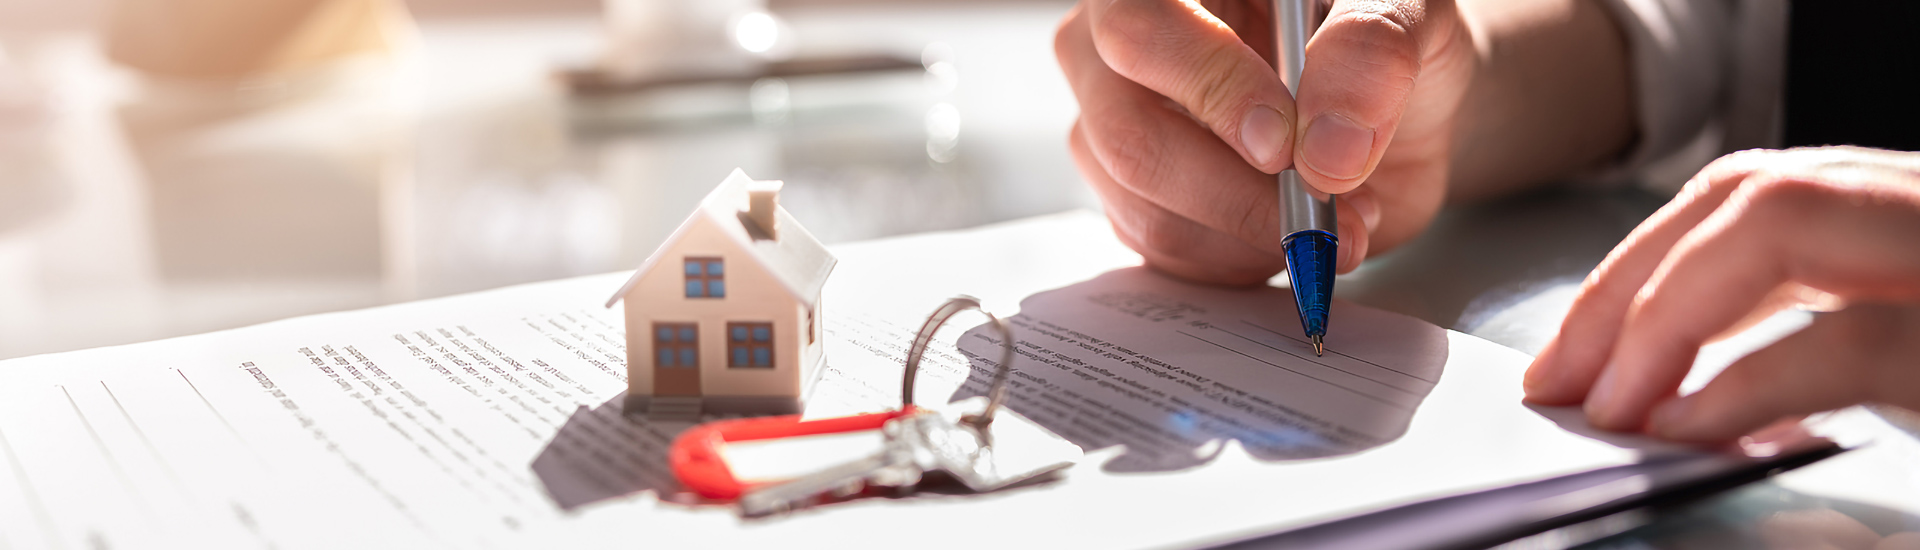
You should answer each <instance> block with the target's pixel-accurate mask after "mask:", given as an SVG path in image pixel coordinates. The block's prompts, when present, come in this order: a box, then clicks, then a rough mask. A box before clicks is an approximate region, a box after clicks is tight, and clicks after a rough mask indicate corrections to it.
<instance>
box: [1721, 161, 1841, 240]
mask: <svg viewBox="0 0 1920 550" xmlns="http://www.w3.org/2000/svg"><path fill="white" fill-rule="evenodd" d="M1835 191H1836V190H1834V189H1832V188H1831V187H1829V186H1827V185H1825V184H1823V183H1821V182H1818V181H1815V180H1809V179H1805V178H1798V177H1792V176H1788V175H1784V174H1780V173H1776V172H1772V171H1767V170H1761V171H1758V172H1755V173H1754V174H1753V175H1752V176H1750V177H1749V178H1748V179H1747V180H1746V181H1745V182H1742V184H1741V186H1740V187H1739V188H1738V189H1735V190H1734V191H1733V194H1732V195H1731V196H1729V197H1728V202H1730V203H1732V204H1734V205H1737V206H1738V207H1739V208H1741V209H1742V210H1743V211H1744V212H1745V213H1746V214H1747V215H1748V216H1751V217H1754V218H1757V219H1760V220H1765V221H1764V222H1763V223H1765V224H1767V225H1768V226H1770V227H1778V226H1779V225H1778V224H1779V223H1780V222H1785V221H1791V220H1802V219H1806V218H1807V217H1809V216H1811V215H1814V213H1815V211H1816V210H1819V209H1821V208H1823V207H1824V206H1826V204H1827V203H1828V202H1829V201H1830V200H1831V199H1832V198H1833V195H1834V193H1835Z"/></svg>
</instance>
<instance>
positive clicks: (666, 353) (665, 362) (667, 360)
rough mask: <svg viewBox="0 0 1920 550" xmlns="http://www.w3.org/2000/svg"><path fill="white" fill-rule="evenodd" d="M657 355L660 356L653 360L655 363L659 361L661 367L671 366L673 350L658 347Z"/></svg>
mask: <svg viewBox="0 0 1920 550" xmlns="http://www.w3.org/2000/svg"><path fill="white" fill-rule="evenodd" d="M659 355H660V357H659V358H658V359H656V360H655V362H656V363H659V365H658V366H662V367H671V366H673V350H670V349H666V348H660V353H659Z"/></svg>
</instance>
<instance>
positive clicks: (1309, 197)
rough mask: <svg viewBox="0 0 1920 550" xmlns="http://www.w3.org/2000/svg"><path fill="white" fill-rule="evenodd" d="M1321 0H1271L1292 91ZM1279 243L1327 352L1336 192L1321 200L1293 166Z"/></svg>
mask: <svg viewBox="0 0 1920 550" xmlns="http://www.w3.org/2000/svg"><path fill="white" fill-rule="evenodd" d="M1319 4H1320V3H1319V2H1318V1H1317V0H1273V23H1274V26H1273V30H1274V33H1273V36H1274V42H1275V44H1276V47H1275V49H1274V51H1275V53H1276V54H1277V55H1276V57H1278V58H1279V59H1277V61H1278V64H1279V66H1280V81H1281V82H1284V83H1286V85H1287V89H1288V90H1289V91H1291V93H1294V94H1296V95H1297V94H1298V93H1299V92H1298V90H1299V89H1300V69H1301V68H1302V67H1304V66H1306V63H1307V38H1309V37H1311V36H1313V30H1314V29H1315V28H1317V27H1319V26H1320V17H1321V16H1322V15H1323V14H1322V13H1321V12H1320V10H1319V9H1318V8H1319ZM1277 179H1278V181H1277V183H1278V185H1279V187H1280V231H1281V235H1282V237H1281V241H1280V247H1281V249H1282V250H1285V251H1286V253H1287V277H1288V278H1289V279H1291V280H1292V282H1293V299H1294V302H1295V304H1296V305H1298V306H1299V307H1300V327H1301V328H1302V329H1305V330H1306V333H1307V339H1309V340H1312V341H1313V354H1314V355H1316V356H1317V355H1322V354H1324V353H1325V351H1326V350H1325V346H1326V344H1325V342H1324V340H1325V338H1326V335H1327V310H1328V309H1329V308H1331V306H1332V305H1333V304H1332V302H1333V270H1334V268H1335V267H1336V266H1335V265H1334V263H1335V262H1337V261H1339V257H1340V255H1339V247H1340V237H1339V234H1338V233H1337V232H1336V229H1337V225H1338V224H1337V223H1336V222H1335V220H1334V204H1333V201H1334V197H1333V195H1330V194H1329V195H1327V196H1326V197H1327V198H1326V199H1325V200H1321V199H1319V198H1317V197H1315V196H1314V195H1313V193H1311V192H1310V190H1309V189H1308V188H1307V182H1306V181H1305V180H1302V179H1300V173H1299V172H1298V171H1295V170H1294V169H1292V168H1288V169H1286V170H1284V171H1281V172H1280V175H1279V176H1278V178H1277Z"/></svg>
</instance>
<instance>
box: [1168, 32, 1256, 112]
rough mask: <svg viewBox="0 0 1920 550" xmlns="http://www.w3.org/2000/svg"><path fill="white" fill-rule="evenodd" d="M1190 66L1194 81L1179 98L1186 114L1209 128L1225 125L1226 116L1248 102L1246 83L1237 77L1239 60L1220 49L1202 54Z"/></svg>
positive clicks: (1230, 53)
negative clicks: (1193, 69) (1193, 72)
mask: <svg viewBox="0 0 1920 550" xmlns="http://www.w3.org/2000/svg"><path fill="white" fill-rule="evenodd" d="M1197 57H1198V58H1199V59H1196V60H1194V62H1193V63H1191V64H1190V66H1193V67H1195V68H1197V71H1196V73H1195V75H1196V76H1197V77H1198V78H1194V79H1193V80H1191V81H1190V82H1189V83H1188V84H1187V86H1185V88H1186V89H1185V90H1184V92H1185V93H1183V94H1182V95H1183V96H1185V97H1183V98H1181V103H1182V104H1183V105H1184V106H1185V107H1186V108H1187V111H1189V112H1191V113H1193V114H1194V116H1196V117H1199V118H1200V120H1202V121H1206V122H1207V123H1208V124H1210V125H1220V124H1225V123H1227V122H1229V120H1228V119H1229V118H1230V115H1231V114H1232V112H1233V111H1236V110H1238V107H1239V106H1240V105H1242V104H1245V103H1246V102H1247V101H1248V99H1250V98H1249V95H1250V94H1249V90H1248V86H1247V85H1246V82H1245V81H1244V80H1243V79H1241V78H1240V77H1239V73H1238V71H1236V69H1237V68H1239V62H1240V61H1241V59H1240V57H1239V56H1238V55H1236V52H1233V51H1229V50H1227V49H1226V48H1222V47H1211V48H1205V49H1204V50H1202V51H1201V52H1200V53H1199V54H1198V55H1197Z"/></svg>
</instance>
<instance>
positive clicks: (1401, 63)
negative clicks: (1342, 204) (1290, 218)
mask: <svg viewBox="0 0 1920 550" xmlns="http://www.w3.org/2000/svg"><path fill="white" fill-rule="evenodd" d="M1433 3H1434V4H1440V3H1441V2H1433ZM1426 4H1427V2H1421V1H1419V0H1395V1H1385V2H1382V1H1367V2H1362V1H1351V2H1348V1H1342V2H1339V3H1337V4H1335V5H1334V6H1333V10H1332V11H1331V12H1330V13H1328V14H1327V19H1326V22H1325V23H1322V24H1321V25H1320V30H1319V31H1317V32H1315V33H1314V35H1313V40H1312V41H1311V42H1309V43H1308V46H1307V62H1306V65H1305V66H1304V67H1302V70H1301V75H1300V89H1299V93H1298V97H1297V106H1296V108H1297V110H1298V112H1299V117H1300V118H1299V119H1300V120H1301V121H1304V122H1302V123H1301V124H1300V128H1299V129H1298V130H1296V132H1297V134H1296V138H1295V139H1296V142H1297V143H1298V144H1299V145H1298V146H1296V147H1295V148H1294V161H1295V162H1294V166H1295V168H1297V169H1299V170H1300V172H1301V174H1302V175H1303V176H1305V177H1306V179H1307V181H1308V182H1309V183H1312V184H1313V186H1314V187H1316V188H1319V189H1320V190H1321V191H1325V192H1328V193H1345V192H1347V191H1349V190H1352V189H1353V188H1354V187H1357V186H1359V185H1360V183H1361V182H1363V181H1366V179H1367V176H1368V175H1370V174H1372V173H1373V170H1374V167H1375V166H1377V165H1378V164H1379V163H1380V158H1381V156H1383V155H1384V154H1385V153H1386V148H1387V144H1388V143H1390V142H1392V141H1393V135H1394V132H1395V131H1396V130H1397V129H1398V128H1399V126H1400V117H1401V115H1402V113H1404V112H1405V111H1406V107H1407V100H1408V97H1409V96H1411V95H1412V93H1413V90H1414V83H1415V81H1416V79H1417V78H1418V77H1419V76H1420V71H1421V65H1422V61H1423V59H1424V56H1425V52H1426V49H1427V46H1429V42H1432V41H1434V40H1438V39H1439V38H1440V36H1439V35H1440V34H1441V33H1440V32H1439V31H1438V28H1439V27H1441V26H1442V25H1441V23H1445V22H1441V21H1433V20H1431V18H1429V17H1428V15H1429V14H1432V15H1435V16H1437V17H1453V10H1452V9H1451V8H1450V7H1446V6H1442V8H1445V9H1432V8H1431V7H1429V6H1427V5H1426Z"/></svg>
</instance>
